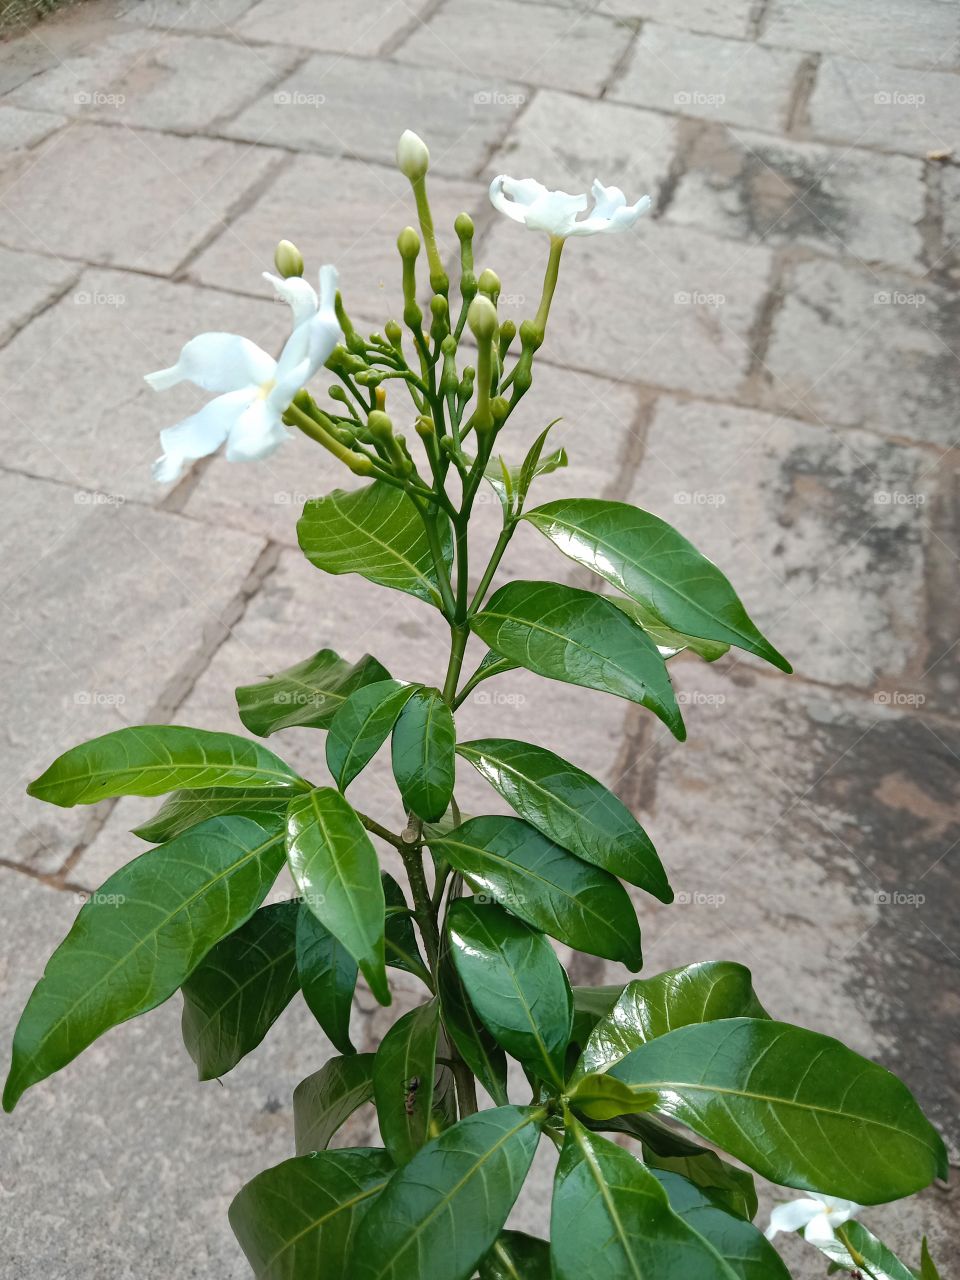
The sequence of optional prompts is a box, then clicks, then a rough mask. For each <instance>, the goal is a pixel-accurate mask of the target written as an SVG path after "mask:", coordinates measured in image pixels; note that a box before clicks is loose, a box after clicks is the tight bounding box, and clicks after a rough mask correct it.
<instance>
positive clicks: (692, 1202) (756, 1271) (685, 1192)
mask: <svg viewBox="0 0 960 1280" xmlns="http://www.w3.org/2000/svg"><path fill="white" fill-rule="evenodd" d="M653 1176H654V1177H655V1178H656V1179H657V1181H658V1182H659V1183H660V1185H661V1186H662V1187H663V1189H664V1191H666V1193H667V1197H668V1199H669V1201H670V1207H671V1209H672V1210H673V1211H674V1213H676V1214H678V1215H679V1216H680V1217H681V1218H682V1219H683V1220H684V1222H686V1223H687V1225H688V1226H690V1227H693V1229H694V1231H696V1232H698V1234H699V1235H701V1236H703V1238H704V1239H705V1240H707V1241H708V1242H709V1243H710V1244H711V1245H712V1246H713V1248H714V1249H716V1251H717V1253H719V1254H720V1256H721V1258H723V1259H724V1261H725V1262H726V1263H727V1264H728V1266H729V1267H730V1269H731V1271H733V1272H734V1274H735V1275H737V1276H738V1277H739V1280H790V1272H789V1271H788V1270H787V1268H786V1267H785V1266H784V1264H783V1262H782V1260H781V1258H780V1255H779V1254H778V1253H777V1251H776V1249H774V1247H773V1245H772V1244H771V1243H770V1241H769V1240H767V1239H766V1238H765V1236H764V1235H763V1233H762V1232H761V1231H758V1230H757V1228H756V1227H755V1226H754V1225H753V1223H751V1222H745V1221H744V1220H743V1218H740V1217H734V1216H733V1215H732V1214H729V1213H726V1212H724V1210H723V1208H722V1207H720V1206H719V1205H718V1204H717V1203H716V1201H714V1200H713V1199H712V1198H711V1197H710V1195H708V1194H707V1193H706V1192H705V1191H703V1190H702V1189H701V1188H699V1187H696V1186H694V1185H693V1183H692V1182H688V1181H687V1180H686V1178H681V1177H680V1175H679V1174H676V1173H665V1172H663V1171H662V1170H660V1169H654V1170H653ZM908 1280H909V1277H908Z"/></svg>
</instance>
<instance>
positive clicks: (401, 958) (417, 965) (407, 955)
mask: <svg viewBox="0 0 960 1280" xmlns="http://www.w3.org/2000/svg"><path fill="white" fill-rule="evenodd" d="M380 880H381V883H382V884H383V898H384V903H385V905H386V913H387V918H386V926H385V929H384V942H385V946H386V960H387V964H388V965H389V966H390V967H391V968H392V969H403V970H405V971H406V972H407V973H412V974H414V975H415V976H416V977H418V978H421V979H424V980H426V979H428V978H429V977H430V971H429V969H428V968H427V966H426V964H425V963H424V960H423V956H422V955H421V953H420V944H419V943H418V942H417V934H416V930H415V929H414V927H413V920H412V919H411V917H410V914H409V912H408V910H407V900H406V898H405V897H404V896H403V890H402V889H401V888H400V886H399V885H398V884H397V882H396V880H394V878H393V876H391V875H389V874H388V873H387V872H386V871H383V872H381V873H380ZM427 985H428V986H429V985H430V984H429V982H427Z"/></svg>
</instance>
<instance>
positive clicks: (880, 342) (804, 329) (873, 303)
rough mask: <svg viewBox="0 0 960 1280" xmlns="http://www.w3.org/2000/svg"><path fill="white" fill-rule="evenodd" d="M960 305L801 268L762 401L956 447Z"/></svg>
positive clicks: (929, 292)
mask: <svg viewBox="0 0 960 1280" xmlns="http://www.w3.org/2000/svg"><path fill="white" fill-rule="evenodd" d="M956 336H957V309H956V301H955V299H954V298H953V296H952V295H951V294H950V293H947V292H945V291H943V290H942V289H940V288H938V287H937V286H936V285H933V284H929V283H927V281H925V280H921V281H919V282H918V281H917V280H915V279H910V278H909V277H905V276H893V275H888V274H886V273H883V274H879V273H877V272H875V271H865V270H863V271H862V270H859V269H854V268H851V267H847V266H843V265H841V264H839V263H832V262H806V263H801V264H798V265H797V266H796V267H795V268H794V269H793V270H792V271H791V272H790V273H789V278H788V280H787V282H786V284H785V295H784V302H783V307H782V309H781V310H780V312H779V314H778V315H777V317H776V319H775V320H774V324H773V331H772V335H771V339H770V344H769V347H768V349H767V352H766V355H765V356H764V385H763V388H762V391H761V396H762V398H763V400H764V402H765V403H766V404H767V405H769V406H770V407H773V408H776V409H778V410H780V411H782V412H784V413H792V414H794V415H796V416H798V417H806V416H808V415H813V416H815V417H817V418H820V419H822V420H824V421H826V422H830V423H836V424H847V425H850V426H864V427H869V428H870V429H871V430H875V431H881V432H883V433H885V434H887V435H894V436H902V437H906V438H908V439H911V440H918V441H923V442H925V443H927V444H934V445H941V446H943V447H949V446H950V445H951V444H953V443H955V442H956V440H957V420H956V412H955V407H954V391H955V386H956V357H955V355H954V354H953V346H954V343H955V340H956Z"/></svg>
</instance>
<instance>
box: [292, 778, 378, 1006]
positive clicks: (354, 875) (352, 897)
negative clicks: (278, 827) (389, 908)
mask: <svg viewBox="0 0 960 1280" xmlns="http://www.w3.org/2000/svg"><path fill="white" fill-rule="evenodd" d="M287 862H288V863H289V865H290V871H291V873H292V875H293V878H294V881H295V882H296V885H297V888H298V889H299V890H300V893H301V894H302V895H303V900H304V902H305V903H306V905H307V906H308V907H309V908H310V910H311V911H312V912H313V914H314V915H315V916H316V917H317V919H318V920H319V921H320V923H321V924H322V925H324V927H325V928H327V929H329V930H330V932H331V933H332V934H333V936H334V937H335V938H336V939H337V941H338V942H340V943H342V944H343V946H344V947H346V949H347V950H348V951H349V952H350V954H351V955H352V956H353V958H354V960H356V962H357V963H358V964H359V966H360V970H361V972H362V973H363V976H364V977H365V978H366V980H367V982H368V983H369V984H370V990H371V991H372V992H373V994H374V996H375V997H376V998H377V1000H378V1001H379V1002H380V1003H381V1004H389V1003H390V990H389V988H388V986H387V975H386V970H385V969H384V942H383V930H384V897H383V886H382V884H381V883H380V864H379V862H378V861H377V851H376V849H374V847H373V843H372V842H371V840H370V837H369V836H368V835H367V833H366V831H365V830H364V829H363V827H362V826H361V824H360V819H359V818H358V817H357V815H356V814H355V813H354V811H353V809H352V808H351V807H350V805H349V804H348V803H347V801H346V800H344V798H343V796H342V795H341V794H340V792H339V791H335V790H334V789H333V787H317V788H316V789H315V790H313V791H311V792H310V793H309V794H308V795H305V796H301V797H299V798H298V799H297V800H295V801H294V802H293V803H292V804H291V806H290V808H289V810H288V813H287Z"/></svg>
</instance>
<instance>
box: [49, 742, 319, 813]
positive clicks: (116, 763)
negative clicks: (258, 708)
mask: <svg viewBox="0 0 960 1280" xmlns="http://www.w3.org/2000/svg"><path fill="white" fill-rule="evenodd" d="M306 785H307V784H306V783H305V782H304V781H303V779H302V778H299V777H298V776H297V775H296V774H295V773H294V771H293V770H292V769H291V768H290V766H289V765H288V764H284V762H283V761H282V760H281V759H280V758H279V757H278V756H275V755H274V754H273V752H272V751H268V750H267V748H266V747H262V746H261V745H260V743H259V742H250V741H249V740H248V739H247V738H237V737H235V736H234V734H232V733H211V732H209V731H208V730H207V729H187V728H184V727H183V726H182V725H172V724H146V725H140V726H138V727H137V728H136V729H116V730H115V731H114V732H113V733H106V734H104V735H103V737H102V738H92V739H91V740H90V741H89V742H82V743H81V744H80V745H79V746H78V747H71V749H70V750H69V751H66V752H64V754H63V755H62V756H59V757H58V758H57V759H56V760H54V762H53V764H52V765H51V766H50V768H49V769H47V771H46V773H42V774H41V775H40V777H39V778H37V779H36V780H35V781H34V782H31V783H30V785H29V787H27V792H28V794H30V795H31V796H33V797H34V798H35V799H37V800H45V801H46V802H47V804H58V805H61V806H62V807H63V808H70V806H71V805H75V804H96V802H97V801H98V800H107V799H109V798H110V797H112V796H160V795H163V793H164V792H165V791H176V790H178V789H179V788H190V789H191V790H193V789H195V788H197V787H243V788H250V787H272V788H277V787H287V788H290V794H291V796H292V795H293V794H295V792H296V791H297V790H303V789H304V788H305V787H306Z"/></svg>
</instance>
